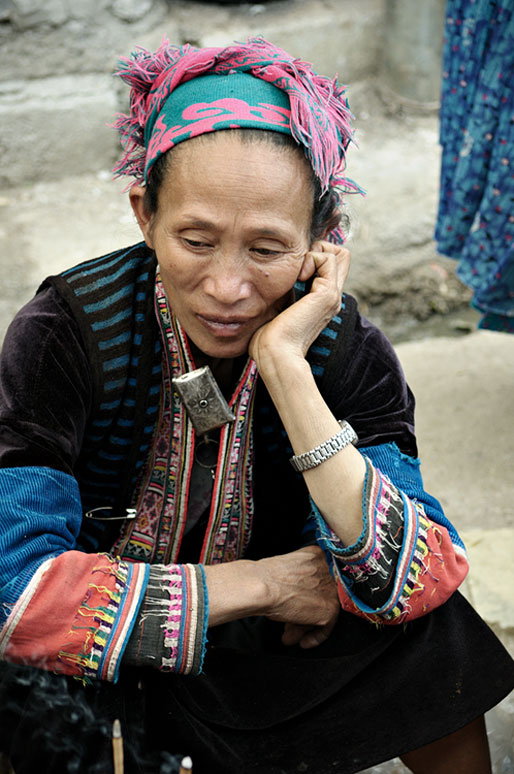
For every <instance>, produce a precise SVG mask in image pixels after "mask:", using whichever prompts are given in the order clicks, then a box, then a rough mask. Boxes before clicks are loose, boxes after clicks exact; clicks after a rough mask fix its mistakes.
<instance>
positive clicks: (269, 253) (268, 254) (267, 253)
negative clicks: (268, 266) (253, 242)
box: [253, 247, 280, 258]
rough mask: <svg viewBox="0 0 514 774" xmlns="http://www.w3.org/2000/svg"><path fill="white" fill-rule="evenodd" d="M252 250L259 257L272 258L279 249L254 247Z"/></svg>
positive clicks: (278, 252) (278, 253) (277, 253)
mask: <svg viewBox="0 0 514 774" xmlns="http://www.w3.org/2000/svg"><path fill="white" fill-rule="evenodd" d="M253 252H254V253H257V255H259V256H261V258H273V257H274V256H275V255H280V251H279V250H270V249H269V248H268V247H254V248H253Z"/></svg>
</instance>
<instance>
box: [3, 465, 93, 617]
mask: <svg viewBox="0 0 514 774" xmlns="http://www.w3.org/2000/svg"><path fill="white" fill-rule="evenodd" d="M0 502H1V503H2V508H1V509H0V556H1V557H2V561H1V562H0V625H2V624H3V623H4V622H5V620H6V618H7V616H8V614H9V613H10V610H11V607H12V605H14V603H15V602H16V600H17V599H18V597H19V596H20V595H21V593H22V592H23V590H24V589H25V587H26V586H27V584H28V583H29V582H30V579H31V578H32V576H33V575H34V573H35V572H36V570H37V569H38V568H39V567H40V566H41V565H42V564H43V562H45V561H46V560H47V559H51V558H52V557H55V556H58V555H59V554H62V553H63V552H64V551H70V550H72V549H73V548H74V547H75V545H76V541H77V536H78V533H79V530H80V523H81V520H82V505H81V502H80V494H79V490H78V486H77V482H76V481H75V479H74V478H73V477H72V476H70V475H68V474H67V473H62V472H61V471H60V470H52V469H51V468H40V467H26V468H0Z"/></svg>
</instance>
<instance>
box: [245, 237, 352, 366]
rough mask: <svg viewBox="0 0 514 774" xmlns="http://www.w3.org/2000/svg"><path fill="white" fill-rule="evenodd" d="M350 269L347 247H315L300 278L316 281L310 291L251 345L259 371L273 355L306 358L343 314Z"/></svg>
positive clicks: (320, 243)
mask: <svg viewBox="0 0 514 774" xmlns="http://www.w3.org/2000/svg"><path fill="white" fill-rule="evenodd" d="M349 269H350V251H349V250H347V249H346V248H345V247H341V246H340V245H334V244H332V243H330V242H326V241H323V240H319V241H316V242H314V243H313V245H312V247H311V249H310V250H309V252H308V253H307V254H306V256H305V258H304V262H303V266H302V269H301V271H300V275H299V279H300V280H302V281H304V282H306V281H308V280H310V279H311V278H312V285H311V288H310V291H309V292H308V293H307V294H306V295H305V296H303V297H302V298H301V299H299V300H298V301H296V302H295V303H290V304H289V305H288V306H286V307H285V308H284V309H283V311H282V312H280V314H278V315H277V316H276V317H275V318H274V319H273V320H271V321H270V322H269V323H266V324H265V325H263V326H262V327H261V328H259V329H258V330H257V331H256V332H255V334H254V335H253V337H252V339H251V341H250V345H249V352H250V355H251V356H252V358H253V359H254V360H255V361H256V363H257V366H258V367H259V370H261V369H263V368H265V364H266V357H267V355H269V354H272V353H273V352H277V353H280V357H281V358H284V357H287V355H288V354H291V355H292V356H294V357H300V358H304V357H305V355H306V353H307V350H308V349H309V347H310V346H311V344H312V343H313V341H314V340H315V339H316V338H317V337H318V336H319V334H320V333H321V331H322V330H323V328H325V326H326V325H327V323H328V322H329V321H330V320H331V319H332V317H333V316H334V315H335V314H337V312H338V311H339V309H340V307H341V295H342V292H343V287H344V283H345V281H346V277H347V276H348V272H349ZM292 292H293V291H291V294H292Z"/></svg>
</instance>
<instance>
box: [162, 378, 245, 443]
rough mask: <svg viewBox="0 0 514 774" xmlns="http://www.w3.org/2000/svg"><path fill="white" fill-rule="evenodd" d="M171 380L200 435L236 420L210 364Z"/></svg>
mask: <svg viewBox="0 0 514 774" xmlns="http://www.w3.org/2000/svg"><path fill="white" fill-rule="evenodd" d="M171 381H172V384H173V386H174V387H175V389H176V390H177V392H178V394H179V396H180V399H181V400H182V403H183V404H184V406H185V408H186V411H187V413H188V416H189V419H190V420H191V422H192V423H193V427H194V429H195V431H196V432H197V433H198V434H199V435H203V434H204V433H208V432H209V430H215V429H216V428H217V427H222V426H223V425H226V424H227V422H234V420H235V415H234V414H233V413H232V411H231V410H230V408H229V405H228V403H227V401H226V400H225V398H224V397H223V393H222V392H221V390H220V388H219V387H218V384H217V382H216V380H215V378H214V376H213V375H212V371H211V369H210V368H209V366H204V367H203V368H197V369H196V370H195V371H189V373H187V374H184V375H183V376H177V378H176V379H172V380H171Z"/></svg>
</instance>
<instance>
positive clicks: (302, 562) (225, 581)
mask: <svg viewBox="0 0 514 774" xmlns="http://www.w3.org/2000/svg"><path fill="white" fill-rule="evenodd" d="M204 571H205V577H206V582H207V592H208V597H209V625H210V626H215V625H216V624H220V623H226V622H227V621H234V620H236V619H238V618H242V617H244V616H247V615H264V616H266V617H268V618H271V619H272V620H273V621H282V622H283V623H284V624H285V628H284V635H283V638H282V641H283V642H284V644H285V645H293V644H299V645H300V646H301V647H304V648H312V647H314V646H316V645H319V644H320V643H321V642H323V641H324V640H326V639H327V637H328V636H329V635H330V632H331V631H332V629H333V628H334V625H335V622H336V620H337V616H338V615H339V610H340V605H339V600H338V596H337V588H336V584H335V582H334V580H333V578H332V576H331V575H330V572H329V570H328V565H327V562H326V559H325V556H324V554H323V552H322V550H321V549H320V548H319V547H318V546H307V547H306V548H301V549H299V550H298V551H292V552H291V553H288V554H281V555H279V556H271V557H268V558H266V559H260V560H259V561H257V562H250V561H247V560H240V561H236V562H229V563H227V564H218V565H207V566H205V567H204Z"/></svg>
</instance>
